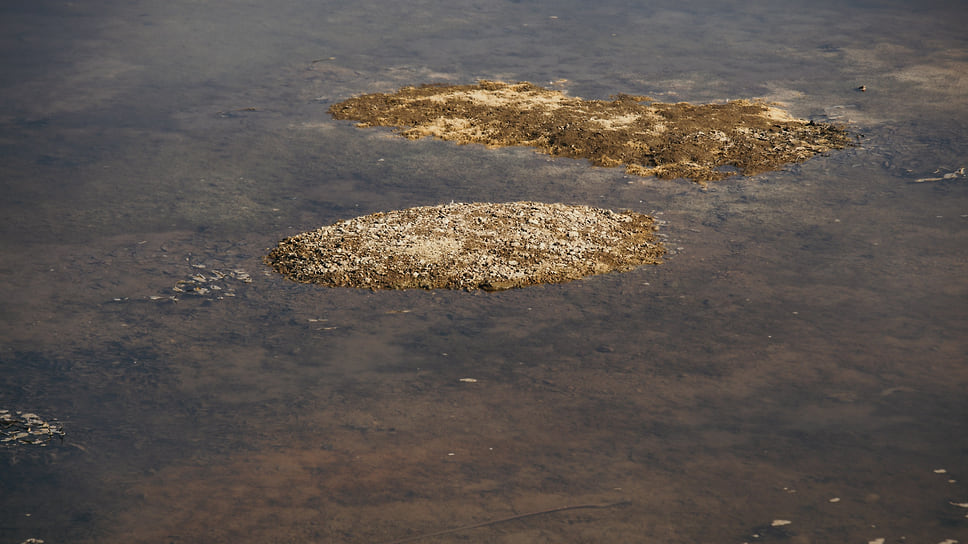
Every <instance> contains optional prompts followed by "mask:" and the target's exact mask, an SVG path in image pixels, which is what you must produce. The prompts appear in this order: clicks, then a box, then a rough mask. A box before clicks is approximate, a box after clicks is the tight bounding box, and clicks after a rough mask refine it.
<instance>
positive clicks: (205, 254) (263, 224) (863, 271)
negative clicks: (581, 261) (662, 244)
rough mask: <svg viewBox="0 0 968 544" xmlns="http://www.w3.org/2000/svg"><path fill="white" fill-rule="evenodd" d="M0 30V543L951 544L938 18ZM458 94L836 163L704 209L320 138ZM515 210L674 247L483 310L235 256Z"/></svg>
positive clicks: (369, 13) (65, 19) (642, 9)
mask: <svg viewBox="0 0 968 544" xmlns="http://www.w3.org/2000/svg"><path fill="white" fill-rule="evenodd" d="M7 4H8V5H4V6H3V7H2V8H0V13H2V16H0V51H2V54H3V67H4V69H3V70H2V71H0V96H2V98H3V100H2V109H0V187H2V195H3V198H2V199H0V294H2V300H3V302H2V304H0V409H6V410H11V411H23V412H30V413H35V414H38V415H39V416H41V417H43V418H45V419H48V420H56V421H59V422H60V423H61V424H62V425H63V428H64V431H65V437H64V439H63V440H59V439H54V440H53V441H51V442H50V443H49V444H48V445H47V446H46V447H39V446H27V445H17V446H14V445H11V444H6V443H5V444H2V445H0V543H7V542H9V543H13V544H20V543H22V542H26V541H28V539H31V538H32V539H39V540H43V541H44V542H45V543H47V544H50V543H59V542H72V543H95V542H97V543H115V542H117V543H122V542H123V543H140V542H143V543H157V542H165V543H169V542H171V543H202V542H204V543H218V542H226V543H228V542H252V543H316V542H318V543H323V542H341V543H380V542H395V541H400V540H401V539H406V538H410V537H416V536H418V535H424V534H427V535H430V534H434V533H439V532H440V531H444V530H447V529H451V528H460V527H470V526H473V525H478V524H483V523H485V522H488V521H495V523H492V524H489V525H483V526H479V527H476V528H467V529H465V530H462V531H456V532H451V533H445V534H438V535H437V536H428V537H426V538H423V539H420V540H414V541H415V542H428V543H430V542H439V543H445V542H448V543H449V542H500V543H525V542H527V543H543V542H548V543H550V542H557V543H586V542H630V543H631V542H656V543H689V542H723V543H737V544H739V543H743V542H750V543H752V542H791V543H797V544H803V543H810V542H817V543H820V542H858V543H865V542H885V543H891V542H928V543H937V542H954V541H960V542H965V541H968V517H966V516H968V507H966V506H965V505H966V504H968V395H966V391H968V176H966V175H965V170H964V168H965V167H968V91H966V89H968V38H966V33H965V28H966V24H968V11H966V10H965V9H964V7H963V6H961V5H959V4H958V3H946V2H936V3H927V4H925V3H919V4H918V6H917V8H916V9H915V8H914V7H913V4H911V3H908V2H877V3H875V2H850V3H841V2H799V1H798V2H792V3H772V2H742V3H740V2H699V3H692V4H688V3H683V2H651V3H647V4H642V3H635V2H623V1H617V0H603V1H600V2H595V3H594V4H588V3H587V2H571V1H567V2H556V3H547V2H537V1H528V0H519V1H499V2H466V1H458V2H437V1H414V2H384V1H364V2H355V3H352V4H348V3H335V2H332V3H330V2H324V3H317V2H306V1H304V0H293V1H287V2H274V3H262V2H246V1H229V2H220V3H206V2H189V1H181V0H176V1H171V2H163V3H159V2H137V1H136V2H109V1H101V2H84V3H79V2H73V3H72V2H46V1H41V2H32V3H28V4H22V5H14V4H10V3H7ZM482 78H483V79H496V80H506V81H517V80H526V81H531V82H533V83H536V84H539V85H544V86H547V87H551V88H556V89H561V90H564V91H567V92H568V93H570V94H572V95H575V96H581V97H583V98H589V99H593V98H607V97H608V96H609V95H612V94H616V93H628V94H641V95H649V96H652V97H654V98H656V99H657V100H661V101H664V102H670V101H671V102H674V101H689V102H710V101H721V100H727V99H735V98H751V97H760V98H764V99H766V100H771V101H777V102H780V103H782V104H783V105H784V107H785V108H787V109H788V110H789V111H791V112H792V113H793V114H795V115H797V116H800V117H803V118H808V119H815V120H818V121H836V122H840V123H845V124H847V126H848V128H849V129H850V130H851V131H852V132H854V133H855V134H857V135H858V137H859V142H860V145H858V146H857V147H854V148H851V149H847V150H843V151H835V152H831V153H829V154H828V155H827V156H822V157H816V158H814V159H811V160H809V161H807V162H805V163H802V164H799V165H791V166H789V167H787V168H784V169H783V170H781V171H778V172H773V173H767V174H763V175H759V176H755V177H748V178H746V177H740V178H734V179H730V180H727V181H723V182H717V183H711V184H710V185H709V186H708V187H707V188H702V187H700V186H699V185H696V184H693V183H690V182H688V181H684V180H677V181H665V180H657V179H653V178H637V177H630V176H627V175H625V174H624V173H623V171H622V170H621V169H617V168H615V169H603V168H592V167H590V166H589V165H588V164H586V163H584V162H582V161H575V160H570V159H553V158H550V157H547V156H545V155H540V154H537V153H535V152H533V151H531V150H528V149H523V148H522V149H485V148H483V147H481V146H475V145H468V146H458V145H454V144H451V143H446V142H440V141H430V140H420V141H408V140H405V139H402V138H399V137H396V136H394V135H393V134H392V133H391V132H390V131H387V130H382V129H367V130H361V129H358V128H356V127H354V126H353V124H352V123H347V122H342V121H335V120H333V119H332V118H330V117H329V116H328V115H327V113H326V110H327V108H328V107H329V105H330V104H332V103H334V102H338V101H340V100H343V99H346V98H348V97H351V96H354V95H358V94H362V93H370V92H380V91H392V90H395V89H397V88H399V87H401V86H403V85H409V84H419V83H426V82H443V83H454V84H458V83H460V84H464V83H473V82H475V81H477V80H478V79H482ZM861 85H864V86H865V87H866V91H864V92H861V91H858V90H857V88H858V87H859V86H861ZM516 200H536V201H542V202H562V203H567V204H586V205H593V206H600V207H607V208H612V209H632V210H635V211H638V212H643V213H650V214H653V215H655V217H657V218H659V219H661V220H662V221H663V224H662V228H661V231H660V232H661V233H662V234H663V235H665V236H666V237H667V238H666V244H667V246H668V247H669V248H670V249H671V254H670V255H669V257H668V259H667V260H666V262H665V263H664V264H662V265H660V266H658V267H645V268H640V269H636V270H633V271H631V272H628V273H624V274H607V275H602V276H596V277H591V278H586V279H584V280H581V281H576V282H571V283H567V284H561V285H548V286H538V287H530V288H524V289H515V290H510V291H505V292H499V293H484V292H455V291H368V290H352V289H330V288H323V287H320V286H313V285H300V284H295V283H292V282H289V281H287V280H285V279H284V278H282V277H281V276H279V275H277V274H275V273H272V272H270V271H269V270H268V268H267V267H266V266H264V265H263V264H262V261H261V259H262V256H263V255H264V253H265V252H266V250H267V248H269V247H271V246H273V245H274V244H275V243H276V242H277V241H278V240H279V239H281V238H283V237H286V236H289V235H292V234H294V233H298V232H302V231H305V230H310V229H313V228H316V227H318V226H321V225H326V224H330V223H332V222H334V221H336V220H339V219H348V218H351V217H354V216H357V215H362V214H367V213H372V212H376V211H385V210H393V209H401V208H406V207H410V206H418V205H434V204H441V203H447V202H450V201H464V202H472V201H491V202H504V201H516ZM471 380H474V381H471ZM587 505H595V506H604V507H600V508H576V509H568V510H561V509H562V508H563V507H567V506H587ZM537 512H541V513H539V514H537V515H533V516H528V517H519V518H515V519H507V518H511V517H513V516H518V515H521V514H528V513H537ZM501 520H506V521H501ZM787 522H788V523H787Z"/></svg>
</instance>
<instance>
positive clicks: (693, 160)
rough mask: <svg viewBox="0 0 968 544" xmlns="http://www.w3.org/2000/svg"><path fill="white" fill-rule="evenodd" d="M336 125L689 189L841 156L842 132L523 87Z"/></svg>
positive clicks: (419, 100)
mask: <svg viewBox="0 0 968 544" xmlns="http://www.w3.org/2000/svg"><path fill="white" fill-rule="evenodd" d="M329 111H330V113H331V114H332V115H333V116H334V117H335V118H337V119H352V120H356V121H359V122H360V123H359V124H358V126H360V127H370V126H390V127H398V128H399V129H400V130H401V134H402V135H403V136H406V137H407V138H411V139H417V138H422V137H425V136H434V137H437V138H441V139H444V140H453V141H457V142H459V143H462V144H465V143H480V144H485V145H488V146H532V147H535V148H537V149H539V150H541V151H543V152H545V153H548V154H550V155H555V156H562V157H572V158H582V159H588V160H589V161H591V163H592V164H594V165H596V166H621V165H624V166H625V169H626V171H627V172H629V173H630V174H636V175H641V176H657V177H660V178H666V179H673V178H689V179H691V180H693V181H695V182H699V183H702V182H706V181H713V180H720V179H723V178H726V177H729V176H733V175H737V174H743V175H753V174H759V173H762V172H767V171H770V170H775V169H778V168H780V167H782V166H783V165H785V164H789V163H796V162H802V161H805V160H807V159H809V158H810V157H813V156H814V155H817V154H818V153H823V152H825V151H829V150H831V149H842V148H844V147H847V146H849V145H850V144H851V138H850V137H849V136H848V134H847V131H846V130H844V129H843V128H842V127H839V126H836V125H832V124H825V123H814V122H812V121H806V120H802V119H796V118H793V117H791V116H790V115H789V114H787V112H785V111H783V110H781V109H779V108H778V107H776V106H774V105H771V104H767V103H764V102H758V101H750V100H735V101H730V102H726V103H724V104H699V105H695V104H689V103H686V102H680V103H676V104H664V103H660V102H655V101H653V100H652V99H651V98H648V97H645V96H631V95H618V96H616V97H613V100H610V101H605V100H583V99H581V98H576V97H569V96H567V95H565V94H563V93H561V92H559V91H554V90H549V89H545V88H542V87H539V86H537V85H533V84H531V83H527V82H522V83H514V84H509V83H502V82H496V81H481V82H480V83H478V84H477V85H422V86H419V87H404V88H402V89H400V90H399V91H397V92H395V93H375V94H367V95H363V96H358V97H355V98H351V99H349V100H345V101H343V102H340V103H337V104H333V105H332V106H331V107H330V108H329Z"/></svg>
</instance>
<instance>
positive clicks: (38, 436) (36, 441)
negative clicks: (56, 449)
mask: <svg viewBox="0 0 968 544" xmlns="http://www.w3.org/2000/svg"><path fill="white" fill-rule="evenodd" d="M54 438H61V439H62V438H64V427H63V426H62V425H61V424H60V423H56V422H51V421H44V420H43V419H41V417H40V416H38V415H37V414H32V413H27V412H11V411H10V410H0V445H2V446H17V445H29V446H46V445H47V444H48V443H49V442H50V441H51V440H53V439H54Z"/></svg>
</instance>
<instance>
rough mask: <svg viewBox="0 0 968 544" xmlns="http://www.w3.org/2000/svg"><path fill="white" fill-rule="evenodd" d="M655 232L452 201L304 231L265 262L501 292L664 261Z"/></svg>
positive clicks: (333, 282) (349, 276)
mask: <svg viewBox="0 0 968 544" xmlns="http://www.w3.org/2000/svg"><path fill="white" fill-rule="evenodd" d="M657 228H658V227H657V226H656V224H655V221H654V220H653V219H652V218H651V217H649V216H647V215H643V214H639V213H635V212H621V213H618V212H613V211H610V210H604V209H597V208H589V207H587V206H567V205H564V204H542V203H538V202H511V203H503V204H491V203H474V204H455V203H451V204H447V205H442V206H422V207H416V208H409V209H406V210H399V211H391V212H386V213H375V214H371V215H366V216H362V217H357V218H354V219H350V220H348V221H340V222H338V223H336V224H334V225H331V226H327V227H323V228H320V229H317V230H314V231H311V232H306V233H303V234H299V235H296V236H293V237H290V238H287V239H285V240H283V241H281V242H280V243H279V245H278V246H277V247H276V248H274V249H273V250H272V251H271V252H270V253H269V254H268V255H267V256H266V258H265V262H266V264H269V265H271V266H272V267H273V268H275V269H276V270H277V271H278V272H281V273H283V274H285V275H286V276H288V277H289V278H291V279H293V280H295V281H299V282H306V283H320V284H324V285H330V286H347V287H369V288H381V289H408V288H425V289H436V288H450V289H463V288H467V289H478V288H480V289H486V290H501V289H509V288H512V287H522V286H526V285H534V284H539V283H560V282H565V281H571V280H575V279H578V278H581V277H584V276H588V275H592V274H602V273H606V272H611V271H614V270H628V269H631V268H633V267H635V266H638V265H642V264H658V263H659V262H661V261H660V259H661V257H662V255H663V254H664V253H665V248H664V247H663V246H662V244H661V243H660V242H659V241H658V239H657V237H656V234H655V231H656V230H657Z"/></svg>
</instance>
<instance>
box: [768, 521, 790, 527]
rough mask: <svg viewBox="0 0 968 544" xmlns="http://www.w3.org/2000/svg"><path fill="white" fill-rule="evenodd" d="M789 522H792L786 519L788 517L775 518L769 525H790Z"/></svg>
mask: <svg viewBox="0 0 968 544" xmlns="http://www.w3.org/2000/svg"><path fill="white" fill-rule="evenodd" d="M791 523H793V522H792V521H790V520H788V519H775V520H773V523H771V524H770V526H771V527H783V526H784V525H790V524H791Z"/></svg>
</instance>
